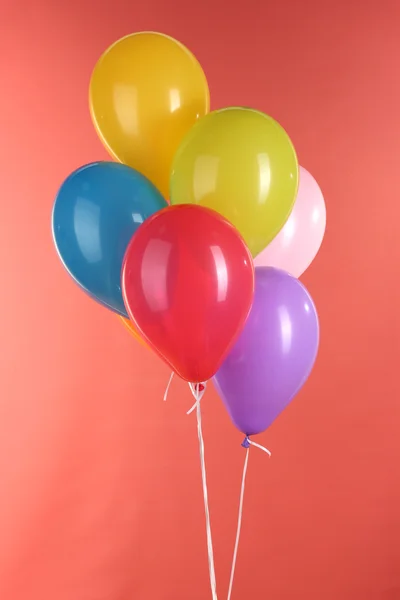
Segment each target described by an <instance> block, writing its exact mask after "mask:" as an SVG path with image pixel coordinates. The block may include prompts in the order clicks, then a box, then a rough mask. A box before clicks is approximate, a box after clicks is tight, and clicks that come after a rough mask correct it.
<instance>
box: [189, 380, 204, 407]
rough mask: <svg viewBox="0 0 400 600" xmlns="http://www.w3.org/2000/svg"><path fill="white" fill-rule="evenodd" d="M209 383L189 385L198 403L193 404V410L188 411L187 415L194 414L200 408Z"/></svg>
mask: <svg viewBox="0 0 400 600" xmlns="http://www.w3.org/2000/svg"><path fill="white" fill-rule="evenodd" d="M206 385H207V382H206V381H203V383H189V387H190V390H191V392H192V394H193V396H194V397H195V398H196V402H195V403H194V404H193V406H192V408H190V409H189V410H188V411H187V413H186V414H187V415H190V414H192V412H193V411H194V410H195V409H196V408H197V407H198V405H199V404H200V402H201V399H202V397H203V396H204V392H205V391H206Z"/></svg>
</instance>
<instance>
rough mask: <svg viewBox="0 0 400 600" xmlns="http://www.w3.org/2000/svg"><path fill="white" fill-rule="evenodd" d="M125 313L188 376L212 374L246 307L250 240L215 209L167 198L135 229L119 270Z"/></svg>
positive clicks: (251, 279)
mask: <svg viewBox="0 0 400 600" xmlns="http://www.w3.org/2000/svg"><path fill="white" fill-rule="evenodd" d="M122 290H123V295H124V301H125V305H126V308H127V310H128V313H129V316H130V318H131V319H132V321H133V322H134V324H135V326H136V327H137V329H138V331H139V332H140V334H141V335H142V336H143V338H144V339H145V340H146V342H147V343H148V344H149V345H150V347H152V348H153V349H154V350H155V351H156V352H157V353H158V354H159V356H161V357H162V358H163V359H164V360H165V362H166V363H167V364H168V365H169V366H170V367H171V368H172V369H173V370H174V371H175V372H176V373H178V375H180V376H181V377H182V378H183V379H185V380H186V381H189V382H192V383H199V382H203V381H207V380H208V379H210V378H211V377H212V376H213V375H214V374H215V372H216V371H217V369H218V367H219V365H220V364H221V363H222V361H223V359H224V357H225V355H226V354H227V352H228V351H229V348H230V347H231V346H232V344H233V343H234V341H235V339H236V337H237V335H238V334H239V333H240V331H241V329H242V327H243V325H244V323H245V321H246V319H247V316H248V314H249V311H250V307H251V303H252V299H253V291H254V268H253V261H252V258H251V255H250V252H249V250H248V248H247V247H246V245H245V243H244V241H243V239H242V238H241V237H240V235H239V233H238V232H237V231H236V229H235V228H234V227H233V226H232V225H231V224H230V223H228V222H227V221H226V220H225V219H224V218H223V217H221V215H219V214H217V213H215V212H214V211H211V210H208V209H205V208H201V207H198V206H190V205H187V206H173V207H169V208H166V209H165V210H163V211H161V212H159V213H157V214H156V215H154V216H153V217H151V218H150V219H148V220H147V221H146V222H145V223H144V224H143V226H142V227H140V229H139V230H138V231H137V232H136V234H135V235H134V236H133V238H132V240H131V242H130V244H129V246H128V249H127V251H126V255H125V259H124V265H123V270H122Z"/></svg>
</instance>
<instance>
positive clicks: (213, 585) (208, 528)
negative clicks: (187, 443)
mask: <svg viewBox="0 0 400 600" xmlns="http://www.w3.org/2000/svg"><path fill="white" fill-rule="evenodd" d="M189 385H190V389H191V390H192V394H193V396H194V397H195V398H196V405H195V406H196V408H197V410H196V414H197V433H198V436H199V450H200V466H201V479H202V483H203V497H204V511H205V517H206V531H207V551H208V570H209V573H210V584H211V595H212V600H218V597H217V582H216V579H215V566H214V551H213V543H212V535H211V520H210V510H209V507H208V491H207V475H206V462H205V456H204V440H203V430H202V426H201V406H200V400H201V397H202V395H203V394H204V390H202V391H199V389H198V384H194V385H193V384H189Z"/></svg>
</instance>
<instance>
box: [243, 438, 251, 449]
mask: <svg viewBox="0 0 400 600" xmlns="http://www.w3.org/2000/svg"><path fill="white" fill-rule="evenodd" d="M242 446H243V448H250V440H249V436H248V435H246V437H245V438H244V440H243V442H242Z"/></svg>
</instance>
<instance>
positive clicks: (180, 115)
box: [89, 32, 210, 198]
mask: <svg viewBox="0 0 400 600" xmlns="http://www.w3.org/2000/svg"><path fill="white" fill-rule="evenodd" d="M89 105H90V113H91V117H92V120H93V124H94V126H95V129H96V131H97V134H98V135H99V137H100V139H101V141H102V142H103V144H104V146H105V147H106V149H107V150H108V152H109V153H110V154H111V156H113V157H114V158H116V159H117V160H119V161H120V162H122V163H125V164H127V165H129V166H130V167H133V168H134V169H136V170H137V171H139V172H140V173H142V174H143V175H145V176H146V177H147V178H148V179H150V181H152V182H153V183H154V184H155V185H156V186H157V188H158V189H159V190H160V192H161V193H162V194H163V195H164V197H165V198H167V197H168V182H169V175H170V169H171V163H172V159H173V156H174V154H175V152H176V150H177V148H178V146H179V144H180V142H181V141H182V138H183V137H184V135H185V134H186V133H187V132H188V131H189V129H190V128H191V127H192V126H193V125H194V123H195V122H196V120H197V119H199V118H200V117H202V116H204V115H205V114H206V113H207V112H208V111H209V106H210V94H209V90H208V84H207V80H206V77H205V75H204V72H203V70H202V68H201V66H200V64H199V63H198V62H197V60H196V58H195V57H194V56H193V54H192V53H191V52H190V51H189V50H188V49H187V48H185V46H183V44H181V43H180V42H178V41H176V40H174V39H173V38H171V37H168V36H166V35H163V34H161V33H153V32H142V33H136V34H132V35H128V36H127V37H124V38H122V39H121V40H119V41H118V42H116V43H115V44H113V45H112V46H110V48H108V50H106V52H105V53H104V54H103V55H102V56H101V58H100V59H99V61H98V63H97V64H96V67H95V69H94V71H93V74H92V78H91V81H90V89H89Z"/></svg>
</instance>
